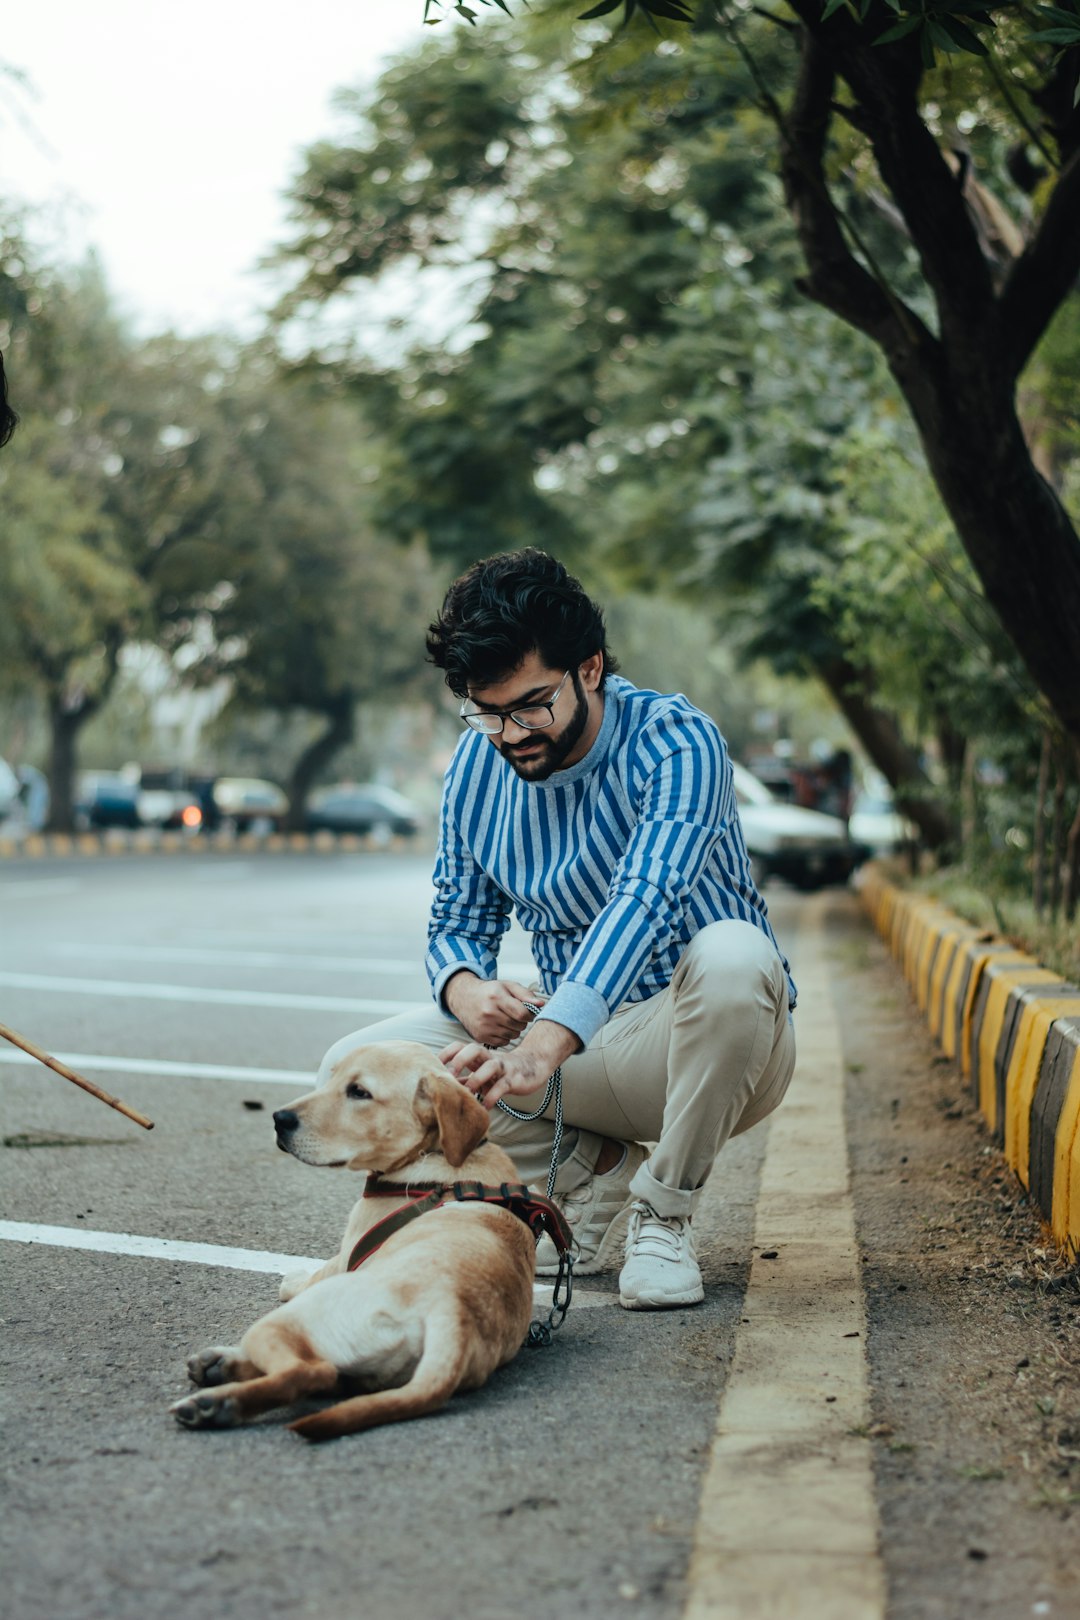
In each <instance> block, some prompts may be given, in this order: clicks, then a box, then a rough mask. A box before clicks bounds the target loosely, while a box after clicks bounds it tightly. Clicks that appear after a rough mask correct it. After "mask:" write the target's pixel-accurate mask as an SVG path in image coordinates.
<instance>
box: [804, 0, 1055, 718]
mask: <svg viewBox="0 0 1080 1620" xmlns="http://www.w3.org/2000/svg"><path fill="white" fill-rule="evenodd" d="M791 4H792V6H793V9H794V10H795V11H796V12H797V13H798V15H799V16H800V17H801V18H802V20H803V22H804V23H805V25H806V31H805V32H804V33H803V36H802V39H801V44H800V64H799V75H798V81H797V84H796V89H795V94H794V96H793V98H792V103H791V106H790V109H789V110H788V112H787V113H786V114H783V113H780V111H779V109H778V108H777V109H775V116H776V117H777V120H778V123H779V127H780V135H781V168H782V172H783V178H784V187H785V192H786V195H787V200H788V205H789V208H790V210H791V214H792V218H793V220H794V222H795V226H796V229H797V231H798V234H799V240H800V243H801V245H802V250H803V254H804V257H805V260H806V264H807V270H808V274H807V276H806V277H805V278H804V279H803V280H802V282H801V283H800V286H801V288H802V290H803V291H804V292H805V293H807V295H808V296H809V297H811V298H813V299H815V300H816V302H818V303H819V304H822V305H823V306H824V307H825V308H826V309H831V310H832V311H833V312H834V313H835V314H837V315H839V316H840V317H841V319H843V320H845V321H847V322H848V323H849V325H851V326H854V327H855V328H857V329H858V330H859V331H861V332H864V333H865V334H866V335H867V336H868V337H870V338H871V339H872V340H873V341H874V342H875V343H876V344H877V345H878V347H879V348H880V349H881V351H882V353H883V354H884V356H885V358H886V360H887V362H888V365H889V368H890V370H891V372H892V374H893V376H894V377H895V379H896V381H897V383H898V384H899V386H900V389H901V391H902V393H903V395H904V398H905V400H906V401H907V404H908V408H909V409H910V411H911V413H912V416H913V418H914V420H915V423H916V426H917V428H918V431H919V436H920V438H921V440H922V444H923V448H924V450H925V453H926V458H927V462H928V464H929V467H930V472H931V474H932V476H933V479H934V482H935V483H936V485H937V487H938V490H939V491H940V493H941V497H942V499H943V501H944V503H945V506H946V509H947V510H948V513H949V516H950V517H951V519H952V521H953V523H954V525H955V527H956V531H957V533H958V535H959V537H960V541H961V544H962V545H963V547H964V550H965V551H966V552H967V555H968V557H969V558H970V560H971V563H972V566H973V567H974V569H975V572H976V574H977V575H978V577H979V580H980V581H981V583H982V586H983V590H984V592H985V594H986V598H987V600H988V602H989V603H990V605H991V607H993V609H994V610H995V612H996V613H997V615H998V617H999V618H1000V620H1001V624H1002V626H1003V628H1004V630H1005V632H1006V634H1007V635H1008V636H1009V638H1010V640H1011V641H1012V642H1013V644H1014V646H1015V647H1016V650H1017V652H1018V653H1019V655H1020V657H1021V658H1022V660H1023V662H1024V664H1025V665H1026V667H1027V669H1028V671H1029V672H1030V674H1031V677H1032V679H1033V681H1034V683H1035V686H1036V687H1037V689H1038V690H1039V691H1040V692H1041V693H1043V695H1044V696H1045V697H1046V699H1047V701H1048V703H1049V704H1050V707H1051V708H1052V710H1053V712H1054V714H1055V715H1056V717H1057V719H1058V721H1059V722H1060V724H1061V727H1062V729H1063V730H1064V731H1065V733H1066V735H1067V736H1068V737H1070V738H1071V739H1072V740H1073V742H1074V743H1075V744H1076V745H1078V746H1080V679H1078V677H1077V672H1078V671H1080V537H1078V536H1077V533H1076V531H1075V529H1074V528H1073V525H1072V523H1071V522H1070V520H1069V517H1068V514H1067V513H1066V511H1065V508H1064V507H1063V506H1062V504H1061V502H1060V500H1059V499H1058V498H1057V495H1056V494H1055V492H1054V491H1053V490H1052V489H1051V487H1050V486H1049V484H1048V483H1047V482H1046V480H1045V479H1044V478H1043V477H1041V476H1040V474H1039V473H1038V471H1037V470H1036V468H1035V466H1034V464H1033V462H1032V458H1031V452H1030V449H1029V448H1028V445H1027V444H1026V443H1025V440H1024V435H1023V432H1022V430H1021V427H1020V422H1019V419H1018V417H1017V412H1016V400H1015V394H1016V380H1017V377H1018V375H1019V373H1020V372H1021V370H1022V368H1023V366H1024V364H1025V362H1026V360H1027V359H1028V357H1029V356H1030V354H1031V352H1032V350H1033V348H1034V347H1035V344H1036V343H1037V342H1038V340H1039V338H1040V336H1041V335H1042V333H1043V332H1044V331H1045V328H1046V325H1047V323H1048V321H1049V320H1050V318H1051V316H1052V315H1053V313H1054V311H1055V309H1056V308H1057V307H1058V306H1059V305H1060V303H1061V301H1062V299H1063V298H1065V297H1066V295H1067V294H1068V292H1069V289H1070V287H1071V285H1072V283H1073V282H1074V280H1075V276H1076V268H1077V264H1078V263H1080V206H1078V201H1080V154H1078V153H1077V152H1076V150H1075V145H1076V140H1077V139H1078V138H1080V123H1078V122H1077V117H1076V115H1075V114H1069V115H1067V118H1066V121H1065V123H1064V124H1062V126H1061V128H1060V129H1058V130H1056V131H1055V136H1056V138H1057V139H1058V143H1059V148H1060V152H1061V157H1062V168H1061V171H1060V173H1059V175H1058V177H1057V179H1056V181H1055V185H1054V188H1053V191H1052V193H1051V195H1050V198H1049V200H1048V202H1047V204H1046V206H1045V208H1044V209H1043V211H1042V213H1041V215H1040V217H1039V220H1038V223H1037V225H1036V226H1035V228H1034V231H1033V234H1032V236H1031V239H1030V241H1029V242H1028V244H1027V245H1026V247H1025V248H1024V251H1023V252H1022V253H1021V254H1020V255H1019V256H1018V257H1016V258H1015V259H1011V260H1010V261H1009V262H1008V265H1007V267H1006V268H1005V270H1004V272H1003V273H1002V272H1001V270H1000V267H999V266H995V264H994V263H992V262H991V259H990V258H989V257H988V256H987V252H986V248H985V244H984V243H983V242H981V241H980V238H979V235H978V232H977V231H976V230H975V228H974V225H973V223H972V218H971V214H970V212H969V208H968V199H967V198H966V197H965V194H964V190H963V179H962V176H958V174H957V172H956V169H955V166H954V165H950V163H949V161H948V159H947V157H946V154H945V152H944V151H943V149H942V146H941V144H940V143H939V142H938V141H937V140H936V139H935V138H934V136H933V135H932V134H931V132H930V129H929V128H928V127H927V125H926V123H925V122H924V120H923V116H922V113H921V109H920V104H919V95H920V90H919V85H920V79H921V77H922V72H923V69H922V65H921V61H920V55H919V47H918V44H917V42H915V41H913V40H901V41H899V42H897V43H896V44H893V45H889V46H888V47H886V48H885V49H880V48H878V47H876V46H874V45H872V44H869V43H868V42H867V38H866V34H865V31H864V30H863V29H862V27H861V25H860V24H858V23H857V22H855V21H854V20H853V19H852V18H851V17H849V16H848V15H846V13H844V12H843V11H842V9H841V11H840V12H835V13H834V15H832V16H831V17H830V18H829V19H828V21H825V20H824V19H823V17H822V14H821V11H820V6H819V0H791ZM838 76H839V77H841V78H842V79H844V80H845V81H846V83H847V87H848V89H849V90H850V91H851V93H852V96H853V98H854V101H853V103H849V104H848V105H847V106H846V107H845V117H846V118H847V119H848V121H849V122H850V123H852V124H853V125H855V127H856V128H858V129H860V130H862V131H863V132H864V133H865V135H866V136H867V138H868V140H869V142H870V145H871V147H872V150H873V154H874V158H875V160H876V162H877V166H878V170H879V172H880V174H881V178H882V180H883V181H884V183H885V185H886V187H887V188H888V191H889V193H890V196H891V199H892V201H893V202H894V203H895V205H896V206H897V208H898V209H899V212H900V214H901V216H902V218H903V220H904V225H905V229H906V231H907V233H908V234H909V236H910V238H911V241H912V242H913V244H914V245H915V247H916V249H917V251H918V254H919V261H920V268H921V272H922V278H923V282H924V289H925V291H926V292H927V293H928V294H929V295H930V296H931V297H932V299H933V303H934V306H935V310H936V321H937V327H938V330H937V332H936V333H935V331H934V330H933V329H932V327H931V326H930V325H928V324H927V322H926V320H925V319H924V318H923V317H922V316H921V315H920V314H919V313H918V312H917V311H916V309H915V308H914V307H913V306H911V305H908V304H905V303H904V301H903V299H902V298H901V297H900V296H899V294H898V293H897V291H896V290H895V288H891V287H889V286H887V285H886V284H885V282H884V280H883V279H882V276H881V273H880V271H879V269H878V267H877V266H876V265H875V264H874V263H873V262H872V261H871V260H869V259H867V257H866V254H865V250H864V252H863V257H862V259H860V258H859V257H857V256H856V255H855V253H854V252H853V251H852V247H851V240H850V237H851V221H850V220H847V221H846V222H843V223H842V221H841V218H840V215H839V213H838V211H837V206H836V203H835V201H834V198H833V195H832V193H831V191H830V189H829V181H828V179H827V154H828V145H829V136H830V128H831V125H832V122H833V119H834V117H835V115H836V110H837V104H838V102H839V101H840V99H841V97H840V96H839V95H838V93H837V83H836V81H837V77H838ZM864 260H865V262H864Z"/></svg>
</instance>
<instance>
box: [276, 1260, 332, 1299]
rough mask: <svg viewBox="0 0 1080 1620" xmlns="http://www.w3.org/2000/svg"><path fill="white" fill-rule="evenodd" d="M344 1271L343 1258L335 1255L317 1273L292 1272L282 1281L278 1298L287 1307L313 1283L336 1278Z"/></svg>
mask: <svg viewBox="0 0 1080 1620" xmlns="http://www.w3.org/2000/svg"><path fill="white" fill-rule="evenodd" d="M343 1270H344V1267H343V1266H342V1263H341V1256H340V1254H335V1255H334V1257H333V1258H332V1259H331V1260H327V1261H325V1262H324V1264H323V1265H321V1266H320V1267H319V1269H318V1270H317V1271H290V1272H289V1273H288V1274H287V1275H286V1276H284V1277H282V1279H281V1286H280V1288H279V1289H278V1298H279V1299H280V1300H281V1303H282V1304H283V1305H287V1304H288V1302H289V1300H290V1299H295V1298H296V1296H297V1294H302V1293H303V1292H304V1289H305V1288H310V1287H311V1285H312V1284H313V1283H317V1282H322V1280H323V1278H324V1277H336V1276H337V1274H338V1272H339V1271H343Z"/></svg>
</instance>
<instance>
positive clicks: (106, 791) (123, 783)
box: [75, 771, 142, 832]
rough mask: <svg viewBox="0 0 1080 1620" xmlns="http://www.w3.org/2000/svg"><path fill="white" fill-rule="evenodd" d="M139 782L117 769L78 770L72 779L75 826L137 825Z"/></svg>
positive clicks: (80, 829)
mask: <svg viewBox="0 0 1080 1620" xmlns="http://www.w3.org/2000/svg"><path fill="white" fill-rule="evenodd" d="M138 801H139V786H138V783H137V782H133V781H132V780H131V779H130V777H127V776H121V775H120V774H119V772H117V771H80V773H79V776H78V778H77V779H76V783H75V826H76V828H77V829H78V830H79V831H80V832H87V831H89V830H90V829H91V828H95V827H139V826H141V825H142V823H141V822H140V820H139V802H138Z"/></svg>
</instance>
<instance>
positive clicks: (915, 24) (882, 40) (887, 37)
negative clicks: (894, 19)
mask: <svg viewBox="0 0 1080 1620" xmlns="http://www.w3.org/2000/svg"><path fill="white" fill-rule="evenodd" d="M922 21H923V20H922V18H921V17H905V18H904V20H903V22H898V23H894V24H893V26H892V27H891V28H886V30H885V32H884V33H883V34H879V35H878V37H877V39H875V41H874V44H875V45H891V44H892V42H893V40H894V39H903V38H904V37H905V36H906V35H907V34H913V33H914V32H915V30H916V28H921V27H922Z"/></svg>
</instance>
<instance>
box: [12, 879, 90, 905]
mask: <svg viewBox="0 0 1080 1620" xmlns="http://www.w3.org/2000/svg"><path fill="white" fill-rule="evenodd" d="M81 888H82V883H81V882H80V881H79V879H78V878H15V879H14V881H12V880H11V879H5V880H3V881H0V894H2V895H3V896H4V899H5V900H22V899H24V898H31V897H32V896H35V895H39V894H70V893H71V892H72V891H73V890H74V889H81Z"/></svg>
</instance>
